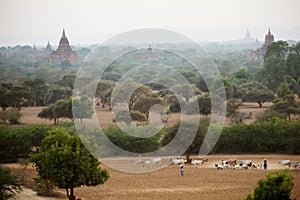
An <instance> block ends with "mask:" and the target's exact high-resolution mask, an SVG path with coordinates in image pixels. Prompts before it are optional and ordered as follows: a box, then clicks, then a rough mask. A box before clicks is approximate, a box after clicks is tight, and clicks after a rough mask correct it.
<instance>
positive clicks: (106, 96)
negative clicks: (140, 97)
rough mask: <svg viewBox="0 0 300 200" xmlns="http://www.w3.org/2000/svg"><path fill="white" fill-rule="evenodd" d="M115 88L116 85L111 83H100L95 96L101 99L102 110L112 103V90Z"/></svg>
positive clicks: (102, 81) (103, 81)
mask: <svg viewBox="0 0 300 200" xmlns="http://www.w3.org/2000/svg"><path fill="white" fill-rule="evenodd" d="M114 87H115V84H114V83H113V82H111V81H105V80H101V81H99V82H98V85H97V90H96V94H95V96H97V97H100V99H101V104H102V108H104V107H105V104H106V103H108V102H110V98H111V94H112V90H113V88H114Z"/></svg>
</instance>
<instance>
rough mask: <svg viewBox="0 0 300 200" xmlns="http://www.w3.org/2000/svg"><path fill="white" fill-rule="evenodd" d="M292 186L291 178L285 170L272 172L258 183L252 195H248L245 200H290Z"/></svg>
mask: <svg viewBox="0 0 300 200" xmlns="http://www.w3.org/2000/svg"><path fill="white" fill-rule="evenodd" d="M293 186H294V183H293V177H292V176H291V175H290V174H288V171H287V170H285V171H277V172H273V173H270V174H268V175H267V176H266V179H265V180H263V179H260V180H259V181H258V183H257V186H256V187H255V188H254V193H253V195H251V194H249V195H248V196H247V198H246V200H274V199H280V200H290V199H291V198H290V195H291V191H292V189H293Z"/></svg>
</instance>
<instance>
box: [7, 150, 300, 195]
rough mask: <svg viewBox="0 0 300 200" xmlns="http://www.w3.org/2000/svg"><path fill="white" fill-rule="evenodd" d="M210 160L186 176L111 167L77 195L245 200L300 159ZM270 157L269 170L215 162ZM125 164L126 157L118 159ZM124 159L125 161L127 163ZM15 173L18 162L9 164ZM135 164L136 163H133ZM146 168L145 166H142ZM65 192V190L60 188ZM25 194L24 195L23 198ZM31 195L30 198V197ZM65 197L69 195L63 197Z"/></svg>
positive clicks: (169, 170) (172, 170)
mask: <svg viewBox="0 0 300 200" xmlns="http://www.w3.org/2000/svg"><path fill="white" fill-rule="evenodd" d="M207 158H208V160H209V161H208V162H207V163H205V164H204V165H203V166H194V165H185V175H184V176H182V177H181V176H180V175H179V167H178V166H176V165H170V166H168V167H166V168H163V169H160V170H157V171H154V172H151V173H141V174H139V173H138V174H132V173H125V172H120V171H117V170H114V169H111V168H108V167H107V166H102V167H103V168H106V169H108V170H109V173H110V176H111V177H110V178H109V180H108V181H107V182H106V183H105V184H103V185H100V186H96V187H80V188H76V189H75V193H76V196H77V197H78V198H81V199H83V200H94V199H95V200H96V199H107V200H117V199H118V200H119V199H122V200H127V199H172V200H173V199H197V200H199V199H205V200H214V199H223V200H227V199H228V200H233V199H244V198H245V197H246V195H247V194H248V193H251V192H252V191H253V187H254V186H255V184H256V183H257V181H258V179H260V178H264V177H265V175H266V174H267V173H269V172H271V171H275V170H280V169H282V168H283V167H282V166H280V165H279V164H278V161H279V160H281V159H290V160H294V161H300V156H299V155H298V156H296V155H209V156H207ZM265 158H266V159H267V160H268V166H269V167H268V168H269V169H268V170H263V169H259V170H253V169H248V170H241V169H239V170H233V169H225V170H216V169H215V167H214V164H215V163H220V162H221V160H222V159H251V160H252V161H253V163H254V164H259V163H261V162H262V161H263V159H265ZM117 160H119V161H120V164H122V159H117ZM126 160H127V159H124V161H123V162H124V163H125V164H126ZM8 166H9V167H10V168H12V169H13V171H14V172H15V173H17V171H18V165H17V164H10V165H8ZM132 167H133V166H132ZM140 168H142V167H140ZM290 173H291V174H292V175H293V177H294V184H295V186H294V189H293V197H294V198H297V199H300V170H290ZM34 174H36V173H35V171H34V169H33V168H32V167H28V169H27V171H26V176H32V175H34ZM25 191H26V192H25V193H23V194H21V196H19V197H18V198H17V199H18V200H19V199H25V200H27V199H28V200H29V199H34V198H35V199H41V200H43V199H47V200H48V199H49V198H42V197H39V198H37V197H36V196H35V195H34V193H32V192H31V191H28V190H25ZM58 191H60V192H61V193H63V194H64V191H63V190H58ZM23 197H24V198H23ZM26 198H27V199H26ZM59 199H65V198H59Z"/></svg>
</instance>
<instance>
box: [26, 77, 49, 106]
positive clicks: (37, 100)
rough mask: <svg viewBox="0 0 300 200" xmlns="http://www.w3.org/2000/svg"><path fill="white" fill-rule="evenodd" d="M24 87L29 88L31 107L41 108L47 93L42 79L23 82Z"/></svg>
mask: <svg viewBox="0 0 300 200" xmlns="http://www.w3.org/2000/svg"><path fill="white" fill-rule="evenodd" d="M23 85H24V86H27V87H29V88H30V91H31V93H32V105H33V106H43V105H44V98H45V94H46V92H47V85H46V83H45V81H44V80H43V79H39V78H37V79H34V80H31V79H29V80H25V81H24V82H23Z"/></svg>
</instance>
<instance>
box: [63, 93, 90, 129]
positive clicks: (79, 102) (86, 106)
mask: <svg viewBox="0 0 300 200" xmlns="http://www.w3.org/2000/svg"><path fill="white" fill-rule="evenodd" d="M68 106H69V108H68V111H69V112H70V110H71V111H72V114H73V118H75V119H80V121H81V123H82V119H83V118H91V117H92V115H93V113H94V112H93V109H92V102H91V100H90V99H89V98H88V97H87V96H81V97H80V99H73V100H72V104H70V102H69V104H68ZM70 106H71V107H70ZM72 108H73V109H72Z"/></svg>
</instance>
